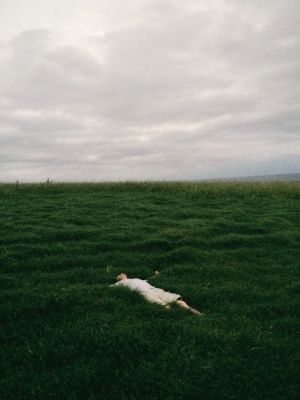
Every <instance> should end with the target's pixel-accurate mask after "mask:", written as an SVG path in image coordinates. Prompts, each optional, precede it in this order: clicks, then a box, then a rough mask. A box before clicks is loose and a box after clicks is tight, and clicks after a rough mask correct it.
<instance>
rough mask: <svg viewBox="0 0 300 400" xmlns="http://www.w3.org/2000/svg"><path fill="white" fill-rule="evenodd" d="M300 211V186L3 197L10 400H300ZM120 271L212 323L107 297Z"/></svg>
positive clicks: (36, 192) (5, 371) (4, 355)
mask: <svg viewBox="0 0 300 400" xmlns="http://www.w3.org/2000/svg"><path fill="white" fill-rule="evenodd" d="M299 199H300V187H299V184H297V183H260V184H259V183H198V184H196V183H139V184H138V183H119V184H110V183H107V184H37V185H13V184H11V185H5V184H3V185H0V266H1V275H0V277H1V343H2V344H1V375H0V379H1V382H0V390H1V393H0V397H1V399H3V400H8V399H18V400H21V399H43V400H47V399H55V400H59V399H63V400H66V399H74V400H75V399H99V400H109V399H118V400H122V399H126V400H130V399H141V400H142V399H143V400H147V399H153V400H155V399H157V400H179V399H180V400H185V399H186V400H190V399H203V400H218V399H224V400H225V399H226V400H229V399H239V400H248V399H253V400H259V399H264V400H265V399H272V400H278V399H282V400H283V399H284V400H292V399H296V398H297V394H299V393H297V389H298V387H297V374H296V372H297V360H299V353H298V356H297V347H298V346H297V344H298V342H297V337H296V332H297V322H298V321H299V319H297V310H298V307H297V297H296V294H297V289H298V287H299V286H298V285H297V270H298V265H299V250H298V249H297V248H298V246H299V237H300V236H299V209H300V207H299ZM297 218H298V220H297ZM297 245H298V246H297ZM155 270H159V271H160V272H161V273H160V274H159V275H158V276H153V275H154V271H155ZM121 271H123V272H126V273H127V274H128V275H129V276H131V277H140V278H142V279H144V278H147V277H150V278H149V282H150V283H152V284H153V285H155V286H157V287H162V288H164V289H166V290H169V291H173V292H177V293H180V294H181V295H182V296H183V297H184V299H185V300H186V301H188V303H190V304H191V305H192V306H194V307H196V308H198V309H199V310H201V311H203V312H204V313H205V316H204V317H202V318H200V317H197V316H194V315H192V314H189V313H188V312H186V311H183V310H181V309H180V308H178V307H177V306H173V307H172V308H171V310H167V309H164V308H163V307H160V306H159V305H154V304H149V303H147V302H146V301H145V300H144V299H143V298H142V297H141V296H139V295H138V294H137V293H135V292H130V291H128V290H125V289H117V288H109V287H108V285H109V284H111V283H113V282H114V279H115V276H116V275H117V273H119V272H121Z"/></svg>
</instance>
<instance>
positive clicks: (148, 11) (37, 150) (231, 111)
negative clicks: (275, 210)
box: [0, 0, 300, 180]
mask: <svg viewBox="0 0 300 400" xmlns="http://www.w3.org/2000/svg"><path fill="white" fill-rule="evenodd" d="M296 6H297V4H296V2H295V1H292V0H291V1H290V2H289V1H288V2H286V1H285V2H283V1H281V0H280V1H278V2H276V6H274V2H269V1H267V2H265V3H264V5H262V3H261V2H258V1H254V2H242V3H241V2H239V1H235V0H232V1H230V2H223V1H220V2H219V6H218V3H211V5H208V4H207V2H196V1H193V0H190V1H188V2H187V3H186V5H184V4H183V3H182V2H180V1H175V0H174V1H168V2H167V1H155V2H154V1H150V2H145V3H144V7H145V8H144V12H142V11H140V16H139V23H138V24H134V25H133V26H127V27H125V28H121V29H119V30H114V31H111V32H108V33H104V34H103V33H101V34H100V33H99V35H93V37H92V38H91V37H89V36H88V35H86V33H85V32H82V36H84V37H86V39H85V40H87V41H89V42H87V47H88V48H89V49H90V48H91V46H92V48H93V51H92V52H91V51H87V49H86V48H84V47H83V46H82V44H78V43H74V44H73V45H70V44H69V45H65V44H61V43H60V42H59V40H58V38H59V35H58V34H57V33H56V32H52V31H51V29H39V30H30V31H24V32H20V33H19V34H18V35H17V36H16V37H14V38H13V39H12V40H11V41H10V43H9V44H5V49H6V50H5V51H3V52H1V57H2V58H1V60H2V61H1V65H0V90H1V99H0V118H1V124H0V163H1V172H0V180H9V179H22V178H24V179H26V180H28V179H29V180H30V179H33V180H38V179H45V178H47V177H48V176H50V175H51V177H52V178H53V179H66V180H68V179H70V180H76V179H80V180H82V179H85V180H90V179H117V180H118V179H151V178H153V179H159V178H162V179H164V178H165V179H171V178H177V179H179V178H182V179H187V178H193V179H195V178H197V176H198V177H199V178H205V177H215V176H218V175H219V176H224V175H233V176H236V175H240V174H241V173H243V174H245V175H250V174H251V173H252V172H254V173H255V174H258V175H260V174H261V171H267V172H268V173H272V168H273V169H274V173H275V172H276V173H280V172H289V171H290V172H295V169H299V167H300V163H298V162H297V161H296V150H295V149H296V146H297V144H299V120H300V117H299V115H300V102H299V89H298V88H299V86H300V85H299V69H298V68H299V64H300V59H299V54H300V51H299V50H300V48H299V40H298V36H297V31H298V30H299V26H300V24H298V23H297V22H298V17H297V14H296V12H295V8H296ZM121 25H122V26H123V25H126V24H125V23H124V24H121ZM7 49H9V51H7ZM289 155H290V161H289ZM278 166H281V168H282V171H278V170H277V169H278ZM76 174H77V175H76ZM30 177H32V178H30Z"/></svg>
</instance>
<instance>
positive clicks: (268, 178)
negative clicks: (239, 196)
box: [221, 173, 300, 182]
mask: <svg viewBox="0 0 300 400" xmlns="http://www.w3.org/2000/svg"><path fill="white" fill-rule="evenodd" d="M221 180H222V181H250V182H257V181H263V182H276V181H279V182H285V181H288V182H290V181H300V173H299V174H282V175H261V176H245V177H233V178H222V179H221Z"/></svg>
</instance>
